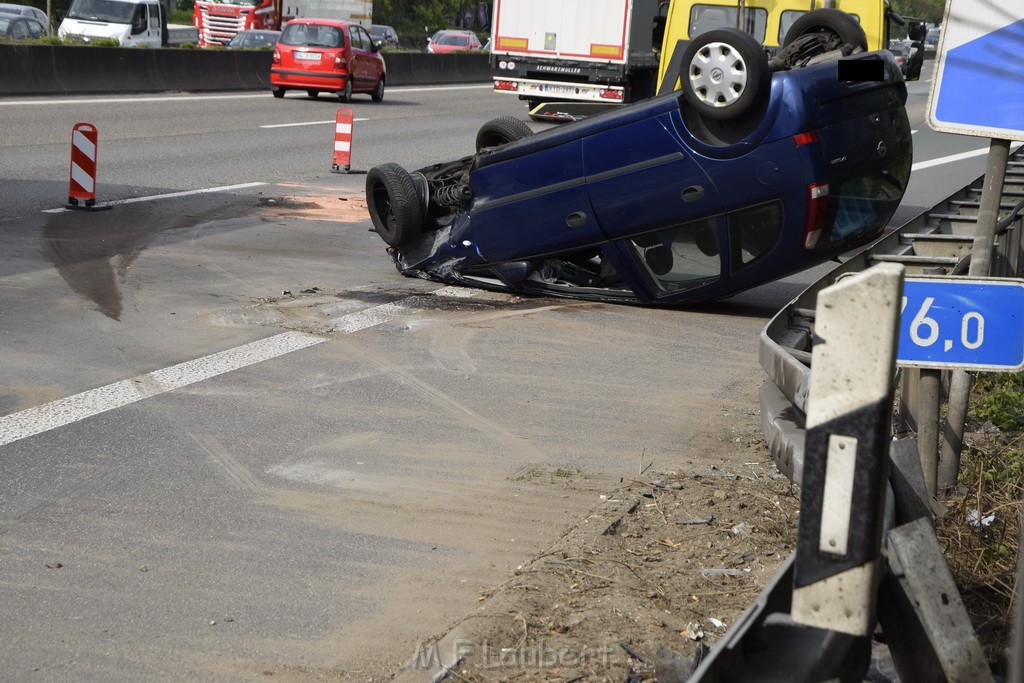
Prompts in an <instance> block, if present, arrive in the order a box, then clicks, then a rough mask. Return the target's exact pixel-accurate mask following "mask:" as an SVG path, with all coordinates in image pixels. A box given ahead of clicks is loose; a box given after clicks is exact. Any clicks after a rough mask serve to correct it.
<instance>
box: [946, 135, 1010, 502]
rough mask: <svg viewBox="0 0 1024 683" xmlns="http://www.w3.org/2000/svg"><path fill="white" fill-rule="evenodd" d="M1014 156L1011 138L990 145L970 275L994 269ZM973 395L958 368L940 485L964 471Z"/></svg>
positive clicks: (952, 482) (951, 483) (965, 375)
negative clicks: (995, 246) (1005, 187)
mask: <svg viewBox="0 0 1024 683" xmlns="http://www.w3.org/2000/svg"><path fill="white" fill-rule="evenodd" d="M1009 156H1010V141H1009V140H999V139H993V140H992V142H991V144H990V145H989V148H988V165H987V166H986V168H985V185H984V187H983V189H982V193H981V205H980V206H979V207H978V228H977V232H976V233H975V234H974V244H973V246H972V247H971V267H970V269H969V270H968V274H969V275H973V276H977V277H987V276H988V275H989V273H990V272H991V270H992V251H993V249H992V244H993V242H994V240H995V232H996V223H997V222H998V221H999V204H1000V203H1001V202H1002V200H1003V181H1004V180H1005V179H1006V162H1007V160H1008V159H1009ZM970 395H971V376H970V375H969V374H968V373H967V372H965V371H964V370H954V371H953V376H952V379H951V380H950V384H949V402H948V408H947V410H946V423H945V426H944V428H943V430H942V437H943V438H942V443H941V445H940V447H941V451H940V453H939V475H938V482H937V486H938V488H939V489H942V490H946V489H949V488H952V487H953V486H956V480H957V477H958V476H959V474H960V452H961V451H962V450H963V446H964V427H965V425H966V423H967V401H968V399H969V398H970Z"/></svg>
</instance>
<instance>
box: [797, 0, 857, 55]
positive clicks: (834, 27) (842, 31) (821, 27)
mask: <svg viewBox="0 0 1024 683" xmlns="http://www.w3.org/2000/svg"><path fill="white" fill-rule="evenodd" d="M814 33H821V34H826V35H827V36H829V37H830V38H831V40H829V41H827V42H829V43H834V44H833V45H829V48H830V49H838V48H840V47H842V46H843V45H844V44H849V45H853V46H854V47H859V48H860V49H861V50H862V51H864V52H867V49H868V38H867V35H866V34H865V33H864V29H863V28H861V25H860V24H858V23H857V20H856V19H854V18H853V17H851V16H850V15H849V14H847V13H846V12H843V11H842V10H837V9H831V8H828V7H825V8H822V9H816V10H814V11H812V12H808V13H807V14H804V15H802V16H801V17H800V18H798V19H797V20H796V21H794V22H793V25H792V26H790V27H789V30H788V31H786V37H785V38H784V39H783V41H782V47H786V46H787V45H789V44H790V43H792V42H794V41H795V40H796V39H797V38H801V37H803V36H806V35H811V34H814Z"/></svg>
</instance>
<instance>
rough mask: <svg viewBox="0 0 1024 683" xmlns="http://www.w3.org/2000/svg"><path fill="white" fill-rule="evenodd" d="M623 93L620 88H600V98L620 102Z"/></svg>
mask: <svg viewBox="0 0 1024 683" xmlns="http://www.w3.org/2000/svg"><path fill="white" fill-rule="evenodd" d="M624 95H625V93H624V92H623V91H621V90H602V91H601V99H602V100H619V101H620V102H621V101H622V99H623V97H624Z"/></svg>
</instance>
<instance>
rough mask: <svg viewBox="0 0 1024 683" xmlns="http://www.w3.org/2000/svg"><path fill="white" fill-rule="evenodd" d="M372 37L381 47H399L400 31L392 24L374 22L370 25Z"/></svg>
mask: <svg viewBox="0 0 1024 683" xmlns="http://www.w3.org/2000/svg"><path fill="white" fill-rule="evenodd" d="M370 38H372V39H373V41H374V42H375V43H377V44H378V45H380V46H381V47H385V46H389V47H398V32H397V31H395V29H394V28H393V27H391V26H385V25H383V24H373V25H372V26H370Z"/></svg>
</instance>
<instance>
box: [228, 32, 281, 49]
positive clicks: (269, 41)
mask: <svg viewBox="0 0 1024 683" xmlns="http://www.w3.org/2000/svg"><path fill="white" fill-rule="evenodd" d="M280 37H281V32H280V31H270V30H266V29H245V30H244V31H239V32H238V33H236V34H235V35H234V37H233V38H232V39H231V40H230V41H228V44H227V45H226V47H229V48H232V49H248V50H258V49H260V48H273V47H274V46H275V45H276V44H277V40H278V38H280Z"/></svg>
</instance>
